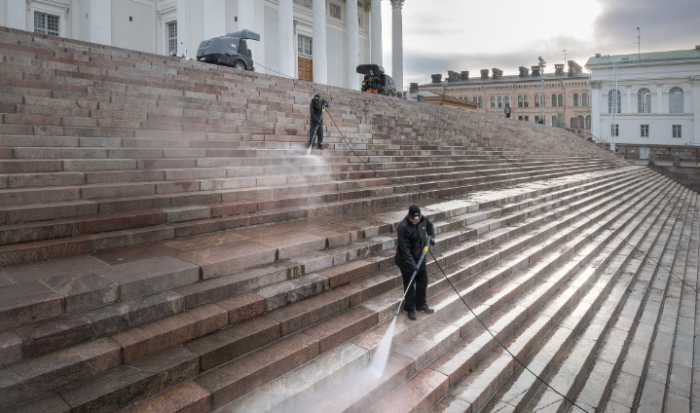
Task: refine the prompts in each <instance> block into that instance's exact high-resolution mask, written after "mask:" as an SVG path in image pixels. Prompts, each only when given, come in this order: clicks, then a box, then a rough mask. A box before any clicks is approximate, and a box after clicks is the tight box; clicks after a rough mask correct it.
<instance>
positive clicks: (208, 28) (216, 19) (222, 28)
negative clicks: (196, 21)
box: [192, 0, 226, 54]
mask: <svg viewBox="0 0 700 413" xmlns="http://www.w3.org/2000/svg"><path fill="white" fill-rule="evenodd" d="M202 20H203V21H202V27H203V28H204V38H203V39H202V40H204V39H211V38H212V37H219V36H223V35H225V34H226V0H202ZM193 52H194V51H193ZM192 54H194V53H192Z"/></svg>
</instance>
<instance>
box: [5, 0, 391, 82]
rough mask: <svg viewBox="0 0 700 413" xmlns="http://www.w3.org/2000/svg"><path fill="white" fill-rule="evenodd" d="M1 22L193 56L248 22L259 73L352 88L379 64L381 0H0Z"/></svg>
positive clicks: (96, 40) (108, 42)
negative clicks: (363, 69) (361, 69)
mask: <svg viewBox="0 0 700 413" xmlns="http://www.w3.org/2000/svg"><path fill="white" fill-rule="evenodd" d="M391 3H392V6H393V7H394V9H395V10H394V14H397V11H396V9H398V16H399V18H400V9H401V6H402V5H403V0H391ZM0 26H8V27H12V28H15V29H21V30H28V31H36V32H41V33H44V34H51V35H56V36H62V37H68V38H72V39H77V40H84V41H89V42H94V43H100V44H105V45H111V46H117V47H123V48H126V49H132V50H138V51H143V52H151V53H157V54H177V55H178V56H181V55H183V54H184V53H185V52H186V53H187V56H189V57H190V58H194V57H195V56H196V53H197V47H198V46H199V43H200V42H201V41H202V40H204V39H208V38H212V37H217V36H222V35H224V34H226V33H230V32H234V31H237V30H241V29H244V28H245V29H250V30H253V31H255V32H257V33H259V34H260V36H261V41H260V42H254V41H250V42H248V44H249V48H250V49H251V50H252V52H253V59H254V60H255V66H256V70H257V71H259V72H263V73H270V74H283V75H286V76H291V77H297V78H300V79H303V80H310V81H311V80H313V81H315V82H317V83H322V84H329V85H333V86H340V87H347V88H351V89H359V87H360V81H361V79H360V77H359V75H357V74H356V73H355V67H356V66H357V65H358V64H359V63H360V62H361V63H367V62H372V63H377V64H380V65H381V64H382V62H381V55H382V51H381V43H382V38H381V37H382V33H381V32H382V30H381V7H380V0H359V1H357V0H355V1H345V0H0ZM399 30H400V27H399ZM285 45H286V47H284V46H285ZM320 45H323V46H320ZM372 49H374V50H372ZM395 77H396V76H395Z"/></svg>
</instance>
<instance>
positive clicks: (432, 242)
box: [430, 237, 435, 247]
mask: <svg viewBox="0 0 700 413" xmlns="http://www.w3.org/2000/svg"><path fill="white" fill-rule="evenodd" d="M434 245H435V237H430V246H431V247H432V246H434Z"/></svg>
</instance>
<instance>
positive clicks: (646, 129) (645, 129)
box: [639, 125, 649, 138]
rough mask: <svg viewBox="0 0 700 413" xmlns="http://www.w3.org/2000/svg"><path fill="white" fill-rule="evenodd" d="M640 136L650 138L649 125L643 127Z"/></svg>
mask: <svg viewBox="0 0 700 413" xmlns="http://www.w3.org/2000/svg"><path fill="white" fill-rule="evenodd" d="M639 136H640V137H642V138H648V137H649V125H641V126H640V129H639Z"/></svg>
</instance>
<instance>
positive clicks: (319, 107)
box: [309, 99, 329, 122]
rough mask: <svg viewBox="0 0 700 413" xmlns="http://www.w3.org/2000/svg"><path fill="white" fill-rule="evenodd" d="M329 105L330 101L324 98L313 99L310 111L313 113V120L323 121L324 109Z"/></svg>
mask: <svg viewBox="0 0 700 413" xmlns="http://www.w3.org/2000/svg"><path fill="white" fill-rule="evenodd" d="M327 107H329V106H328V102H326V101H325V100H324V99H318V100H316V99H311V104H310V105H309V112H310V114H311V120H312V121H317V122H321V121H323V119H322V117H321V116H322V115H323V109H325V108H327Z"/></svg>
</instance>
